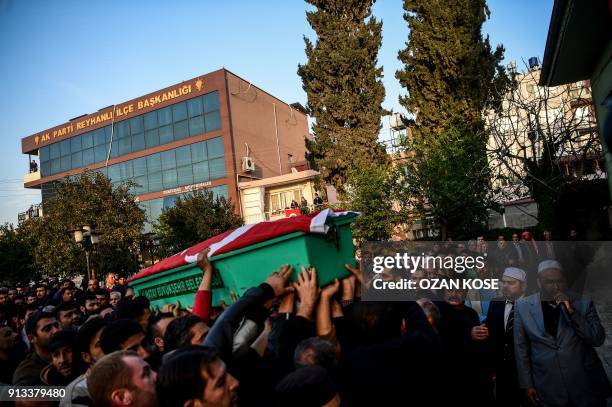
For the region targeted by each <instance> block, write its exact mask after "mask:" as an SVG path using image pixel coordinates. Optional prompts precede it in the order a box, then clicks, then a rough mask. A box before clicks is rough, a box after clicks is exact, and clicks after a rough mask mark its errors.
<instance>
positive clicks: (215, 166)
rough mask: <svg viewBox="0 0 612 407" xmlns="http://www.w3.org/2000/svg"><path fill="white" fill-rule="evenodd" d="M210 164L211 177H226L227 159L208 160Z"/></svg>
mask: <svg viewBox="0 0 612 407" xmlns="http://www.w3.org/2000/svg"><path fill="white" fill-rule="evenodd" d="M208 164H209V166H210V179H218V178H225V159H223V158H215V159H214V160H210V161H209V162H208Z"/></svg>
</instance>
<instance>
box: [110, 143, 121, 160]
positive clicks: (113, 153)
mask: <svg viewBox="0 0 612 407" xmlns="http://www.w3.org/2000/svg"><path fill="white" fill-rule="evenodd" d="M118 155H119V140H113V144H112V145H111V154H110V156H111V157H113V158H114V157H117V156H118Z"/></svg>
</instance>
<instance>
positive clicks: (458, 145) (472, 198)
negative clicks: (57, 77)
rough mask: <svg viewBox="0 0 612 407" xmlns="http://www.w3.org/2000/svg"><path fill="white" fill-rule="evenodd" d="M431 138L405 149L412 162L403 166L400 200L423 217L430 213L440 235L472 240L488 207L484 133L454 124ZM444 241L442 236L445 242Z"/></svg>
mask: <svg viewBox="0 0 612 407" xmlns="http://www.w3.org/2000/svg"><path fill="white" fill-rule="evenodd" d="M446 128H447V130H445V131H444V132H442V133H440V134H439V135H438V136H437V137H435V138H431V139H425V138H415V139H414V140H413V141H412V142H411V143H410V144H409V146H408V148H409V150H411V151H412V152H413V153H414V158H413V159H411V160H409V161H408V162H407V164H406V167H405V168H406V180H407V182H406V183H405V187H406V190H405V193H404V194H403V195H404V196H409V197H411V202H410V203H411V204H412V207H413V208H415V209H417V210H418V212H419V213H420V214H421V216H422V217H423V216H424V214H425V213H429V214H430V215H431V216H433V217H434V219H435V220H436V221H437V222H438V224H439V226H440V227H441V229H442V232H443V234H445V235H448V236H452V237H453V238H455V239H469V238H472V237H473V236H471V234H470V233H471V232H473V231H474V230H477V229H479V228H481V227H482V225H483V223H485V222H486V220H487V209H488V208H489V207H491V206H492V205H493V203H492V202H491V201H490V194H489V187H488V185H489V184H488V182H489V177H490V174H489V166H488V161H487V157H486V152H485V151H484V148H483V143H482V141H483V140H482V137H484V135H483V134H484V133H483V132H480V133H478V132H475V131H474V129H473V128H472V127H471V126H469V125H466V124H463V121H462V120H461V119H455V120H454V121H453V122H452V123H450V124H448V125H447V126H446ZM445 237H446V236H443V238H445Z"/></svg>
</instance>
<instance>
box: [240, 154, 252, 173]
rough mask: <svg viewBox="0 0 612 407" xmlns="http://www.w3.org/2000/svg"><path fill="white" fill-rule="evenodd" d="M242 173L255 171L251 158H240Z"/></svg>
mask: <svg viewBox="0 0 612 407" xmlns="http://www.w3.org/2000/svg"><path fill="white" fill-rule="evenodd" d="M242 171H244V172H253V171H255V161H253V159H252V158H251V157H242Z"/></svg>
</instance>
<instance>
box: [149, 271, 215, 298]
mask: <svg viewBox="0 0 612 407" xmlns="http://www.w3.org/2000/svg"><path fill="white" fill-rule="evenodd" d="M201 282H202V275H201V274H198V275H195V276H191V277H184V278H181V279H178V280H173V281H169V282H165V283H162V284H157V285H154V286H151V287H147V288H143V289H140V290H138V295H143V296H145V297H147V298H148V299H149V300H151V301H155V300H160V299H163V298H168V297H178V296H181V295H189V294H195V293H196V291H198V287H199V286H200V283H201ZM212 288H213V289H215V288H223V281H222V280H221V276H220V275H219V273H218V272H216V271H215V272H214V273H213V276H212Z"/></svg>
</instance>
